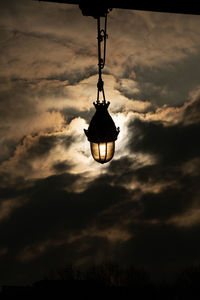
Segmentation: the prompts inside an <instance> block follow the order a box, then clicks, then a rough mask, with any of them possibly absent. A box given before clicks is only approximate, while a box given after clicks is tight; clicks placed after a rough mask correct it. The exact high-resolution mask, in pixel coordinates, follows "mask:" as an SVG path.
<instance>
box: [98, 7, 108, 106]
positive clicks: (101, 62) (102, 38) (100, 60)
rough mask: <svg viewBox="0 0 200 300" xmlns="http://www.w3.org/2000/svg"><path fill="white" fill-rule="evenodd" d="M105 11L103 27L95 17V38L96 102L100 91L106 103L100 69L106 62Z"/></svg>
mask: <svg viewBox="0 0 200 300" xmlns="http://www.w3.org/2000/svg"><path fill="white" fill-rule="evenodd" d="M106 31H107V13H106V14H105V23H104V29H101V20H100V17H98V18H97V33H98V36H97V40H98V67H99V79H98V83H97V89H98V90H97V103H99V94H100V92H102V94H103V103H106V99H105V93H104V88H103V85H104V82H103V80H102V72H101V71H102V69H103V68H104V66H105V62H106V40H107V38H108V35H107V32H106ZM102 42H103V58H102V49H101V43H102Z"/></svg>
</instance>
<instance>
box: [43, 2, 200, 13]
mask: <svg viewBox="0 0 200 300" xmlns="http://www.w3.org/2000/svg"><path fill="white" fill-rule="evenodd" d="M38 1H40V0H38ZM43 1H45V2H55V3H65V4H75V5H79V6H85V7H88V8H89V7H90V5H91V3H90V2H92V1H90V2H89V1H88V0H42V2H43ZM93 1H94V0H93ZM93 5H95V6H97V5H101V3H100V4H99V3H98V2H96V1H94V3H93ZM102 5H103V6H105V4H104V3H103V2H102ZM106 6H107V7H108V8H121V9H132V10H144V11H153V12H166V13H177V14H193V15H200V7H199V6H198V2H194V0H193V1H182V2H178V1H164V2H163V1H162V3H161V2H158V1H150V2H147V0H142V1H141V0H140V1H138V2H137V1H131V0H120V1H119V0H118V1H117V0H107V1H106Z"/></svg>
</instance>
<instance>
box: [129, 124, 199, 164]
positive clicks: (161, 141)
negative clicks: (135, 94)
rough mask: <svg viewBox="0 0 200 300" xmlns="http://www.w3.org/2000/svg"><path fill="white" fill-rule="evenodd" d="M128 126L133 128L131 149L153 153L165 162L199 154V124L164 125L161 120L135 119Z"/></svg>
mask: <svg viewBox="0 0 200 300" xmlns="http://www.w3.org/2000/svg"><path fill="white" fill-rule="evenodd" d="M130 126H131V128H133V130H134V137H133V138H132V140H131V142H130V147H131V149H132V150H133V151H136V152H138V151H141V152H145V153H151V154H155V155H156V157H158V159H159V160H160V162H162V163H165V164H180V163H181V162H183V161H187V160H189V159H192V158H194V157H197V156H199V153H200V142H199V139H198V138H197V136H198V132H199V130H200V124H192V125H188V126H184V125H183V124H177V125H174V126H164V125H163V124H162V122H148V121H147V122H144V121H141V120H139V119H137V120H135V121H134V122H133V124H131V125H130Z"/></svg>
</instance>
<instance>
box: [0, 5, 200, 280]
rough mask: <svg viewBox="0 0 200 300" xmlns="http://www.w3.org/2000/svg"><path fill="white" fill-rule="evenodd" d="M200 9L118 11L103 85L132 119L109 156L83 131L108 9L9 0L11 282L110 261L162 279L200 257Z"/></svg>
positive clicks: (0, 178) (4, 68)
mask: <svg viewBox="0 0 200 300" xmlns="http://www.w3.org/2000/svg"><path fill="white" fill-rule="evenodd" d="M199 36H200V16H195V15H181V14H169V13H154V12H144V11H131V10H120V9H113V10H112V11H111V12H110V13H109V16H108V40H107V56H106V66H105V68H104V70H103V80H104V88H105V94H106V99H107V101H110V103H111V104H110V106H109V112H110V114H111V116H112V118H113V120H114V121H115V124H116V126H117V127H118V126H119V127H120V133H119V136H118V139H117V141H116V150H115V155H114V158H113V159H112V161H110V162H109V163H106V164H104V165H101V164H99V163H97V162H95V161H94V160H93V158H92V156H91V153H90V145H89V142H88V141H87V138H86V136H85V134H84V129H87V128H88V125H89V122H90V120H91V118H92V116H93V114H94V112H95V109H94V107H93V104H92V103H93V102H94V101H96V94H97V87H96V83H97V39H96V37H97V33H96V21H95V19H94V18H92V17H84V16H83V15H82V14H81V11H80V9H79V8H78V6H76V5H65V4H56V3H45V2H36V1H31V0H18V1H14V0H7V1H1V2H0V53H1V55H0V284H1V285H2V284H27V283H31V282H34V281H36V280H38V279H40V278H43V277H44V276H45V274H48V272H51V270H59V269H60V268H62V267H63V266H65V265H67V264H73V265H75V266H77V267H81V266H87V265H90V264H99V263H103V262H105V261H109V260H112V261H114V262H116V263H118V264H119V265H120V266H129V265H135V266H137V267H139V268H144V269H146V270H147V271H148V272H150V274H151V276H152V278H154V279H156V278H161V277H165V276H166V278H173V277H174V276H175V274H176V273H177V272H178V270H180V269H181V268H183V267H185V266H187V265H192V264H199V262H200V238H199V232H200V188H199V182H200V171H199V170H200V141H199V131H200V68H199V65H200V39H199Z"/></svg>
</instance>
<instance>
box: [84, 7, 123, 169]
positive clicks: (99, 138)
mask: <svg viewBox="0 0 200 300" xmlns="http://www.w3.org/2000/svg"><path fill="white" fill-rule="evenodd" d="M108 12H109V9H108V8H104V9H103V10H102V11H101V14H97V13H96V12H95V14H93V16H94V18H95V19H97V34H98V36H97V40H98V75H99V78H98V82H97V101H96V103H95V102H94V103H93V104H94V107H95V109H96V112H95V114H94V116H93V117H92V119H91V122H90V125H89V128H88V130H86V129H84V131H85V134H86V136H87V138H88V141H89V142H90V148H91V153H92V156H93V158H94V159H95V160H96V161H97V162H99V163H101V164H104V163H106V162H109V161H110V160H111V159H112V158H113V156H114V152H115V141H116V139H117V136H118V134H119V127H118V128H116V126H115V123H114V121H113V119H112V117H111V116H110V114H109V112H108V106H109V104H110V102H109V101H108V102H107V101H106V98H105V92H104V87H103V86H104V82H103V80H102V69H103V68H104V66H105V57H106V39H107V38H108V36H107V33H106V29H107V14H108ZM101 17H104V18H105V23H104V29H101V23H100V18H101ZM102 42H103V43H104V47H103V58H102V55H101V52H102V51H101V43H102ZM100 93H102V96H103V99H102V101H100V99H99V98H100Z"/></svg>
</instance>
